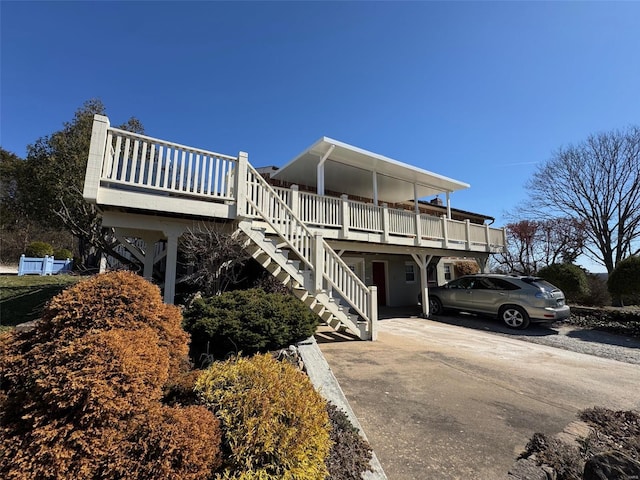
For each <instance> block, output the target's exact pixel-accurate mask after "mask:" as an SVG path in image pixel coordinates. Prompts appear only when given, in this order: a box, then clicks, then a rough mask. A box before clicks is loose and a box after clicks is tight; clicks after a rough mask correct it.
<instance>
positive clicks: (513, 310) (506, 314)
mask: <svg viewBox="0 0 640 480" xmlns="http://www.w3.org/2000/svg"><path fill="white" fill-rule="evenodd" d="M498 317H499V318H500V320H502V321H503V322H504V324H505V325H506V326H507V327H509V328H515V329H518V330H522V329H525V328H527V327H528V326H529V315H527V312H525V311H524V309H523V308H522V307H518V306H517V305H506V306H504V307H502V308H501V309H500V312H499V313H498Z"/></svg>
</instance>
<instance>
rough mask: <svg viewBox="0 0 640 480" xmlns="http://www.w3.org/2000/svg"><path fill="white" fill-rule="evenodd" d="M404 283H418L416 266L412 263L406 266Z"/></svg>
mask: <svg viewBox="0 0 640 480" xmlns="http://www.w3.org/2000/svg"><path fill="white" fill-rule="evenodd" d="M404 281H405V282H406V283H415V281H416V266H415V264H413V263H411V262H407V263H405V264H404Z"/></svg>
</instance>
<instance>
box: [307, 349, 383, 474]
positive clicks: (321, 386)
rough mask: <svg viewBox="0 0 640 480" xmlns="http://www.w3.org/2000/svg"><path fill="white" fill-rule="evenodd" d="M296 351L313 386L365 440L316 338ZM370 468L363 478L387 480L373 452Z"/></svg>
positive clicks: (362, 431)
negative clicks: (343, 413) (341, 413)
mask: <svg viewBox="0 0 640 480" xmlns="http://www.w3.org/2000/svg"><path fill="white" fill-rule="evenodd" d="M297 347H298V352H299V353H300V356H301V357H302V361H303V362H304V366H305V369H306V371H307V375H309V379H310V380H311V383H312V384H313V386H314V387H315V388H316V390H318V392H319V393H320V394H321V395H322V396H323V397H324V398H325V399H326V400H327V401H329V402H331V403H333V404H334V405H335V406H336V407H338V408H339V409H340V410H342V411H343V412H345V413H346V415H347V417H348V418H349V421H351V423H352V424H353V426H354V427H356V428H357V429H358V430H359V431H360V435H361V436H362V437H363V438H364V439H365V440H367V436H366V435H365V433H364V430H363V429H362V425H360V422H359V421H358V418H357V417H356V415H355V413H353V410H352V409H351V406H350V405H349V402H348V401H347V397H346V396H345V395H344V392H343V391H342V389H341V388H340V384H339V383H338V380H337V379H336V377H335V376H334V375H333V372H332V371H331V368H330V367H329V364H328V363H327V361H326V360H325V358H324V355H323V354H322V352H321V351H320V348H319V347H318V344H317V343H316V339H315V338H313V337H310V338H308V339H307V340H305V341H304V342H300V343H298V344H297ZM371 468H372V469H373V472H365V473H364V474H363V478H364V479H365V480H387V476H386V475H385V473H384V470H382V465H380V462H379V461H378V457H377V456H376V453H375V452H373V451H372V452H371Z"/></svg>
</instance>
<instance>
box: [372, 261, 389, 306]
mask: <svg viewBox="0 0 640 480" xmlns="http://www.w3.org/2000/svg"><path fill="white" fill-rule="evenodd" d="M371 268H372V270H373V284H374V285H375V286H376V287H378V305H379V306H381V307H384V306H385V305H386V304H387V275H386V271H385V264H384V262H372V263H371Z"/></svg>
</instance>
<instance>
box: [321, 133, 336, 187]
mask: <svg viewBox="0 0 640 480" xmlns="http://www.w3.org/2000/svg"><path fill="white" fill-rule="evenodd" d="M334 148H336V146H335V145H331V146H330V147H329V150H327V153H325V154H324V155H323V156H322V158H321V159H320V161H319V162H318V168H317V173H316V176H317V179H316V192H317V194H318V195H324V162H326V161H327V158H329V155H331V152H333V149H334Z"/></svg>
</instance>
